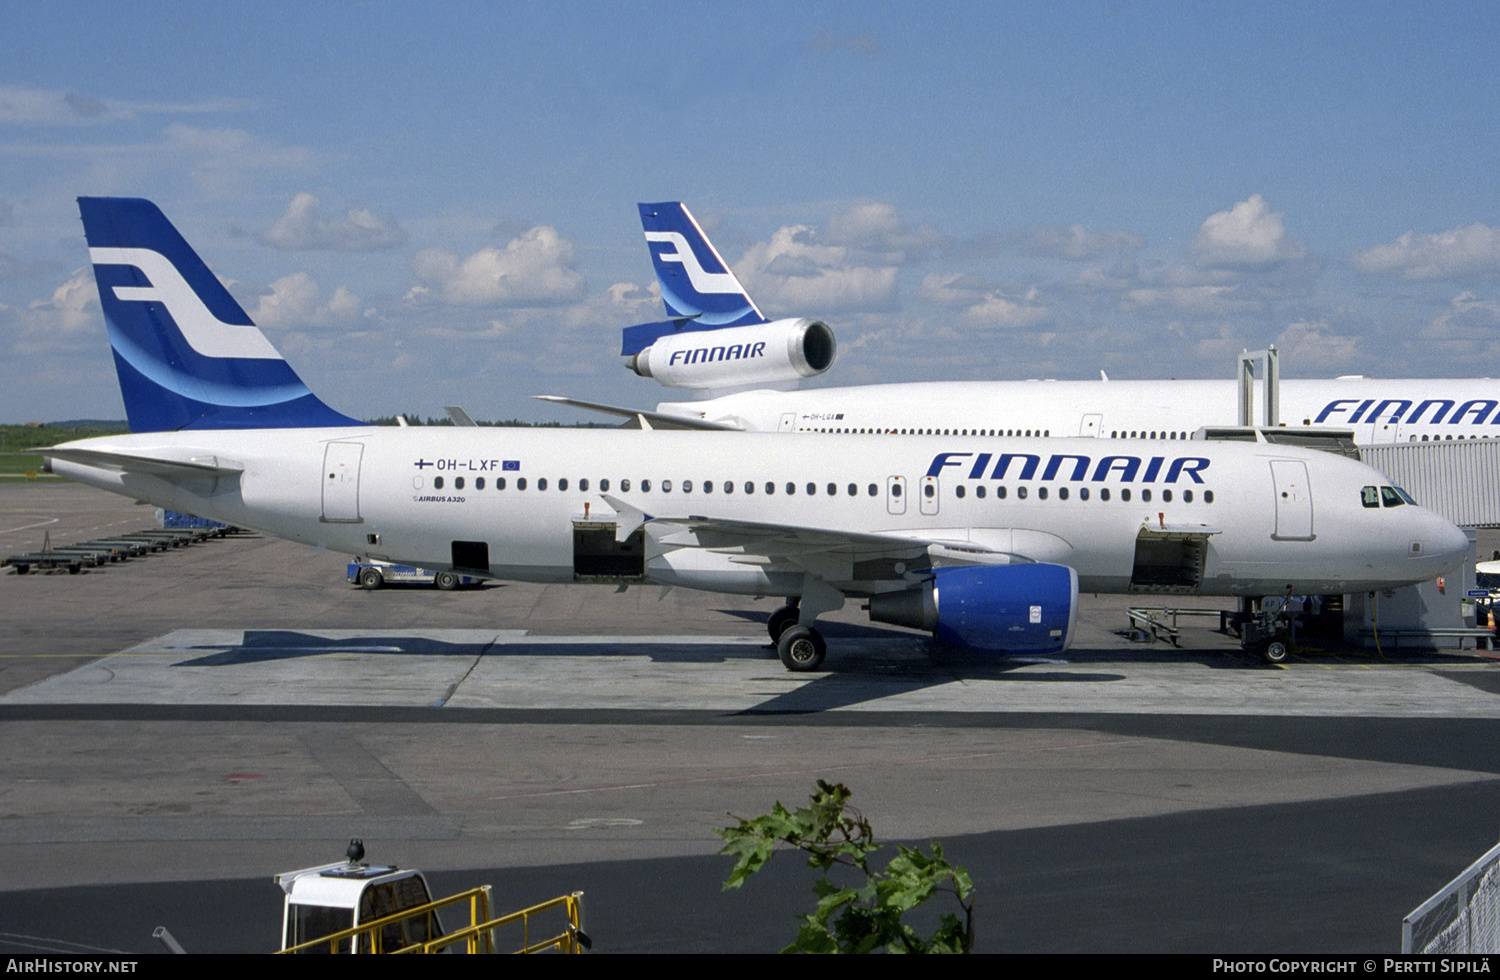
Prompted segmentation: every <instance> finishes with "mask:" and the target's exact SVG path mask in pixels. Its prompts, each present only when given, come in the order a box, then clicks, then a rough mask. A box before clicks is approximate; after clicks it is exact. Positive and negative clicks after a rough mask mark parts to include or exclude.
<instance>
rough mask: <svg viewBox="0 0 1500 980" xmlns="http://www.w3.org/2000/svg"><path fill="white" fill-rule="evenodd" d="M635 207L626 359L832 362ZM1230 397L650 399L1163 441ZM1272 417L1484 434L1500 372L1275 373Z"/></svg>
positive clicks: (1232, 412)
mask: <svg viewBox="0 0 1500 980" xmlns="http://www.w3.org/2000/svg"><path fill="white" fill-rule="evenodd" d="M640 212H641V222H642V225H643V227H644V228H645V230H646V240H647V245H648V248H649V249H650V251H651V258H652V263H653V265H654V266H655V269H656V275H657V279H658V280H659V281H660V283H661V287H662V298H663V300H664V302H665V304H666V308H667V315H668V316H669V317H670V319H669V320H666V321H663V322H661V323H652V324H641V325H639V326H635V327H629V328H627V329H626V330H625V332H624V343H623V346H622V349H621V353H622V354H624V355H625V357H626V364H627V366H628V367H630V368H632V369H634V370H635V371H636V372H637V373H639V374H642V375H644V376H646V377H652V378H655V379H656V380H657V381H659V382H661V383H662V384H663V385H667V386H669V387H681V388H694V389H699V390H701V391H717V390H728V389H737V388H738V389H743V388H746V387H749V386H753V385H760V384H770V383H783V384H784V383H788V382H797V381H800V380H801V379H803V378H808V377H813V376H816V375H818V374H821V373H822V372H823V371H826V370H827V369H828V367H829V366H830V365H831V364H832V363H833V360H834V354H835V351H836V344H835V341H834V337H833V331H832V330H831V329H830V328H829V327H828V326H827V325H826V324H824V323H822V322H821V321H817V320H810V319H805V318H804V319H789V320H777V321H775V322H772V321H769V320H767V319H766V318H765V317H764V316H763V315H762V314H761V312H760V310H759V308H758V307H757V306H756V305H755V304H754V302H753V301H752V300H751V299H750V297H749V295H748V294H747V293H746V292H745V290H744V288H743V287H742V286H741V285H740V283H739V281H738V280H737V279H736V278H735V276H734V273H733V272H731V271H730V270H729V268H728V266H727V265H725V263H724V261H723V259H722V258H721V257H720V256H719V254H718V252H717V251H716V250H715V249H714V247H713V244H712V243H711V242H709V240H708V238H707V236H706V235H704V234H703V230H702V229H701V228H700V227H699V226H698V223H697V221H695V220H694V219H693V216H692V214H691V213H690V212H689V211H688V209H687V208H686V207H685V206H683V205H682V204H681V203H678V202H663V203H659V204H642V205H640ZM751 338H754V340H755V342H756V343H760V344H764V345H765V349H764V350H759V349H757V352H756V353H755V354H754V355H753V356H750V355H747V354H746V353H745V352H746V350H747V349H748V348H747V346H746V342H747V341H749V340H750V339H751ZM731 352H736V353H731ZM1238 399H1239V389H1238V385H1237V383H1236V382H1234V381H1102V380H1101V381H977V382H976V381H952V382H922V383H911V384H881V385H858V386H852V387H837V388H821V389H815V390H805V391H801V390H799V391H767V390H759V391H740V392H738V393H736V394H729V395H724V396H722V397H716V398H707V399H700V400H696V401H685V402H662V403H660V404H658V405H657V408H656V413H657V414H659V415H661V416H665V417H667V418H669V419H681V420H685V421H687V422H689V423H692V424H707V425H712V426H714V427H721V428H734V429H748V430H756V431H766V432H776V431H780V432H834V433H888V434H906V433H915V434H929V435H934V434H935V435H986V436H996V435H1003V436H1011V435H1015V436H1036V435H1041V436H1092V437H1105V438H1115V439H1153V440H1163V439H1164V440H1169V441H1170V440H1180V439H1186V438H1188V437H1189V436H1190V435H1191V434H1192V433H1193V432H1195V431H1196V430H1197V429H1199V428H1200V427H1202V426H1223V425H1232V424H1233V423H1234V422H1235V420H1236V418H1237V417H1238V414H1239V409H1238ZM575 404H580V405H584V403H577V402H575ZM584 407H592V408H596V409H603V410H610V409H609V407H608V406H597V405H594V406H588V405H584ZM616 414H630V413H628V412H626V411H625V410H619V411H617V412H616ZM1281 417H1282V420H1283V421H1284V422H1285V423H1286V424H1287V425H1290V426H1311V427H1331V428H1349V429H1353V430H1354V439H1355V442H1356V443H1357V444H1359V445H1378V444H1385V443H1395V442H1427V441H1433V440H1437V441H1446V440H1453V439H1483V438H1496V437H1500V382H1496V381H1493V380H1490V379H1487V378H1486V379H1471V380H1426V379H1372V378H1334V379H1330V380H1322V381H1297V380H1286V381H1282V382H1281Z"/></svg>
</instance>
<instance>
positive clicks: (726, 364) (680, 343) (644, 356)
mask: <svg viewBox="0 0 1500 980" xmlns="http://www.w3.org/2000/svg"><path fill="white" fill-rule="evenodd" d="M643 326H646V325H643ZM649 326H657V325H655V324H652V325H649ZM632 329H637V330H639V329H641V328H632ZM837 351H838V344H837V342H836V341H835V340H834V337H833V330H832V329H831V328H830V327H829V326H828V324H826V323H824V322H823V321H821V320H810V319H808V318H806V317H802V318H799V319H789V320H774V321H772V322H770V323H759V324H755V325H753V326H748V327H725V328H723V329H720V330H688V331H683V332H678V333H671V334H667V335H666V336H661V337H658V338H657V339H656V340H655V341H653V342H652V343H651V344H650V346H647V347H645V348H643V349H641V350H640V351H639V352H637V353H633V354H629V355H627V356H626V358H625V366H626V367H628V368H630V369H631V370H632V371H634V372H635V373H636V374H639V375H640V376H641V377H643V378H655V379H656V380H657V381H658V382H660V383H661V384H663V385H665V386H667V387H669V388H727V387H740V386H748V385H758V384H770V383H774V382H779V381H796V380H798V379H800V378H811V377H814V376H816V375H819V374H822V373H823V372H824V371H827V370H828V368H829V367H831V366H832V365H833V359H834V355H835V354H836V353H837Z"/></svg>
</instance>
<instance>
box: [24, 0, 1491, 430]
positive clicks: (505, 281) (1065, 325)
mask: <svg viewBox="0 0 1500 980" xmlns="http://www.w3.org/2000/svg"><path fill="white" fill-rule="evenodd" d="M0 3H3V10H4V16H3V19H0V22H3V23H4V24H5V27H6V30H5V38H4V41H3V42H0V43H3V44H4V49H5V57H4V58H3V59H0V350H3V354H0V421H12V422H16V421H26V420H30V419H41V420H47V419H57V418H66V417H80V416H82V417H112V418H118V417H123V408H122V406H121V404H120V401H119V395H118V392H117V390H116V387H115V382H114V377H113V368H112V364H111V361H110V358H109V354H108V348H107V342H106V340H105V337H104V329H103V324H102V321H101V320H100V317H99V311H98V299H97V295H96V294H95V289H94V284H93V279H92V276H91V275H90V274H89V273H88V271H87V269H86V268H85V258H86V252H85V247H84V243H83V237H82V230H81V226H80V225H79V222H78V216H77V209H76V206H75V204H74V199H75V198H76V197H78V196H80V195H123V196H140V197H148V198H151V199H152V200H154V201H156V202H157V203H158V204H159V205H160V206H161V207H162V209H163V210H164V211H165V212H166V214H167V216H168V217H169V218H171V219H172V221H173V222H174V223H175V224H176V225H177V226H178V228H179V229H180V230H181V231H182V232H183V233H184V234H185V235H186V236H187V238H188V240H189V241H190V242H192V243H193V245H194V246H195V247H196V248H197V249H198V251H199V252H200V254H202V255H203V256H204V258H205V259H206V260H207V261H208V263H209V264H210V266H211V267H213V269H214V270H215V272H217V273H218V275H219V276H220V277H221V278H222V279H224V280H225V281H226V282H227V283H228V284H229V286H230V288H231V290H232V291H233V292H234V293H235V295H236V296H237V297H238V298H239V299H240V301H241V303H242V304H243V305H244V306H245V308H246V309H247V310H249V311H250V312H251V314H252V316H254V317H255V319H256V321H257V322H258V323H260V324H261V326H262V328H263V329H264V330H265V331H266V333H267V334H268V336H270V337H271V339H272V341H273V342H274V343H275V344H277V346H278V347H280V348H281V349H282V350H283V351H284V352H285V353H286V355H287V358H288V360H290V361H291V362H292V364H293V366H294V367H295V368H296V369H297V370H298V371H299V373H301V374H302V376H303V378H304V380H306V381H307V382H308V384H309V385H310V386H311V387H312V388H313V389H314V390H315V391H317V392H318V393H319V394H320V395H322V396H323V397H324V398H325V400H327V401H328V402H329V403H330V404H332V405H334V406H335V407H336V408H339V409H341V410H344V411H347V412H349V413H351V414H355V415H363V416H372V415H379V414H389V413H391V412H397V411H401V412H414V413H418V414H422V415H440V414H442V407H443V406H444V405H450V404H460V405H463V406H464V407H465V408H467V409H468V411H469V412H470V414H472V415H474V416H475V417H476V418H504V417H522V418H528V419H536V420H541V419H549V418H562V419H573V418H576V417H577V416H576V415H574V414H570V413H567V412H566V411H564V410H561V409H555V408H552V407H549V406H544V405H542V404H540V403H536V402H533V401H532V400H530V399H529V398H528V396H529V395H532V394H567V395H574V396H578V397H585V398H592V399H597V400H604V401H610V402H615V403H622V404H631V405H640V406H649V405H654V404H655V403H656V402H657V401H659V400H662V399H664V398H677V397H680V396H681V393H680V392H674V391H672V390H669V389H664V388H661V387H659V386H657V385H656V384H655V383H654V382H651V381H648V380H645V379H639V378H636V377H635V376H634V375H631V374H629V373H627V372H626V371H625V370H624V369H623V368H622V367H621V361H620V358H619V357H618V353H617V352H618V343H619V329H620V328H622V327H624V326H627V325H629V324H632V323H636V322H642V321H646V320H654V319H660V318H661V315H662V311H661V307H660V304H659V302H658V300H657V298H656V295H655V293H654V278H653V276H652V273H651V266H650V261H649V258H648V254H647V252H646V248H645V245H644V242H643V239H642V236H641V229H640V226H639V223H638V218H637V214H636V210H635V203H636V202H637V201H658V200H674V199H675V200H683V201H686V202H687V203H688V205H689V207H691V208H692V209H693V211H694V213H695V214H696V215H697V216H698V218H699V220H700V222H702V223H703V224H704V225H705V226H706V227H707V228H708V230H709V231H710V233H711V235H712V236H713V238H714V241H715V243H716V244H717V245H718V246H719V249H720V251H721V252H722V253H724V256H725V258H726V259H727V260H728V261H729V262H730V264H731V265H732V266H733V267H734V269H735V271H736V272H737V273H738V274H739V275H740V277H741V279H742V281H744V282H745V284H746V285H747V287H749V290H750V292H751V294H752V295H753V296H754V297H755V299H756V301H757V302H758V304H759V305H760V306H761V308H762V310H763V311H765V312H766V313H767V314H768V315H771V316H817V317H821V318H823V319H825V320H827V321H828V322H829V323H830V324H832V326H833V327H834V330H835V332H836V333H837V334H838V338H839V344H840V351H839V360H838V363H837V364H836V365H835V366H834V368H833V370H832V371H831V372H830V374H829V375H828V376H825V378H824V379H821V380H820V381H819V382H817V383H818V384H819V385H824V384H850V383H866V382H877V381H905V380H928V379H940V378H997V379H1007V378H1017V379H1018V378H1034V377H1057V378H1089V377H1097V376H1098V372H1099V371H1100V370H1105V371H1108V372H1109V374H1110V376H1111V377H1137V378H1150V377H1184V378H1185V377H1230V376H1232V373H1233V370H1234V358H1235V355H1236V354H1237V353H1238V352H1239V351H1240V350H1241V349H1244V348H1252V349H1253V348H1260V347H1264V346H1265V345H1267V344H1270V343H1275V344H1277V345H1278V346H1279V347H1281V348H1282V350H1283V359H1282V364H1283V368H1284V370H1285V372H1286V373H1287V374H1288V375H1289V376H1295V377H1323V376H1331V375H1337V374H1370V375H1377V376H1387V377H1396V376H1434V377H1436V376H1463V377H1470V376H1482V375H1497V374H1500V371H1497V370H1496V369H1495V368H1494V367H1492V366H1491V363H1492V361H1493V360H1494V357H1495V354H1496V353H1497V351H1500V339H1497V338H1500V186H1497V182H1496V179H1495V174H1494V171H1495V169H1496V167H1497V161H1500V72H1497V71H1495V69H1494V58H1493V50H1494V47H1495V44H1496V41H1497V40H1500V29H1497V28H1500V4H1494V3H1447V4H1419V3H1411V4H1396V3H1380V2H1361V3H1295V4H1279V3H1269V2H1267V3H1216V2H1200V3H1194V4H1184V3H1160V4H1157V3H1082V2H1079V3H1074V2H1056V3H1042V2H993V3H975V4H964V3H953V4H921V5H919V4H912V3H850V4H844V3H816V2H797V3H769V2H764V3H754V4H729V3H672V2H661V0H657V2H651V3H644V2H618V3H609V4H603V3H571V2H549V3H501V2H495V3H472V4H470V3H437V4H424V5H417V6H414V5H410V4H397V3H383V2H324V3H319V2H307V3H295V4H293V3H286V4H283V3H256V4H217V3H205V2H197V3H159V4H118V3H108V4H106V3H80V2H71V3H70V2H50V3H45V4H35V3H32V4H23V3H19V2H15V0H0Z"/></svg>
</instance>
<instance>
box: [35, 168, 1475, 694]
mask: <svg viewBox="0 0 1500 980" xmlns="http://www.w3.org/2000/svg"><path fill="white" fill-rule="evenodd" d="M79 204H80V209H81V212H82V215H83V222H84V230H85V232H86V234H87V237H88V243H89V248H90V255H91V258H92V260H93V263H94V269H95V274H96V277H97V280H98V285H99V293H100V300H101V303H102V306H103V310H104V316H105V321H106V324H107V326H108V332H109V337H110V343H111V347H112V348H113V350H114V355H115V363H116V368H117V370H118V373H119V376H120V384H121V391H122V394H123V396H124V400H125V405H126V411H127V413H128V415H129V418H130V424H131V428H132V429H133V430H134V431H133V432H132V433H131V434H129V435H123V436H113V437H104V438H97V439H85V440H80V441H76V442H70V443H66V444H64V445H61V446H56V447H53V448H51V449H49V450H45V453H46V455H48V456H49V457H50V458H51V461H52V467H53V469H54V471H55V472H57V473H59V474H61V475H63V476H67V477H69V478H71V479H74V480H78V481H80V482H83V483H87V484H90V485H93V486H97V487H102V488H103V489H106V490H110V491H112V492H115V493H120V494H124V495H126V496H129V497H132V498H135V499H138V500H145V501H149V502H152V503H155V504H157V505H158V506H162V507H166V508H170V509H172V510H176V511H180V512H184V513H191V514H197V515H200V516H203V517H209V518H213V519H216V520H221V521H225V522H228V523H232V524H236V525H240V526H244V527H249V528H254V529H257V530H260V531H262V532H265V533H268V534H273V535H276V536H279V537H282V538H286V539H288V540H292V541H299V542H302V543H304V544H308V545H314V546H319V547H326V548H331V549H336V550H339V551H344V552H348V553H351V554H355V555H361V556H367V557H369V558H373V559H378V560H382V561H391V562H397V563H400V564H408V565H416V566H420V567H423V568H429V569H434V570H449V571H453V572H458V573H460V574H465V575H474V576H483V577H490V578H498V579H513V580H523V581H531V582H593V583H604V582H607V583H616V584H618V583H624V584H630V583H657V584H662V585H681V586H685V587H689V588H694V589H703V590H707V591H712V592H724V593H734V594H742V595H776V596H786V597H788V598H789V600H791V601H789V603H788V605H787V606H785V607H784V608H782V609H781V610H779V611H778V612H777V613H776V614H775V615H774V616H773V617H772V620H771V623H770V627H769V628H770V631H771V633H772V636H773V637H774V638H775V640H776V642H777V645H778V652H779V654H780V657H781V659H782V661H783V663H785V664H786V666H787V667H789V668H791V669H794V670H810V669H813V668H816V667H817V666H818V665H819V664H820V663H821V662H822V660H823V656H824V651H825V644H824V641H823V638H822V636H821V635H820V634H819V632H818V630H817V628H816V620H817V618H818V617H819V616H820V615H822V614H824V613H827V612H829V611H832V610H834V609H838V608H840V607H841V606H842V605H843V604H844V603H845V602H846V601H847V600H850V599H852V600H855V601H858V602H862V603H866V604H867V605H868V609H869V613H870V616H871V618H872V619H874V620H876V621H879V622H886V623H894V624H899V625H905V626H911V627H915V628H917V629H922V630H926V631H929V632H931V633H933V634H934V635H935V636H936V637H937V638H938V639H940V640H942V641H945V642H948V643H953V644H958V645H962V646H966V647H970V648H973V649H976V650H984V651H997V652H1056V651H1059V650H1062V649H1064V648H1066V647H1067V645H1068V644H1069V642H1070V641H1071V638H1072V635H1073V631H1074V625H1075V623H1076V615H1077V609H1078V594H1079V592H1080V590H1082V591H1086V592H1141V593H1173V594H1199V595H1224V596H1258V595H1265V594H1269V593H1283V592H1285V591H1286V590H1287V589H1291V590H1293V591H1295V592H1297V593H1347V592H1356V591H1366V590H1370V589H1380V588H1388V587H1394V586H1400V585H1406V584H1411V583H1415V582H1419V581H1422V580H1425V579H1429V578H1432V577H1434V576H1436V575H1441V574H1444V573H1445V572H1447V571H1449V570H1451V569H1452V568H1454V567H1455V566H1456V565H1457V564H1458V562H1459V561H1460V560H1461V558H1462V557H1463V555H1464V554H1465V552H1466V550H1467V539H1466V538H1465V537H1464V535H1463V534H1462V533H1461V532H1460V531H1459V530H1458V529H1457V528H1455V527H1454V526H1453V525H1452V524H1450V523H1449V522H1447V521H1445V520H1443V519H1442V518H1440V517H1438V516H1437V515H1435V514H1433V513H1431V512H1429V511H1427V510H1425V509H1423V508H1422V507H1419V506H1417V505H1416V504H1414V503H1413V502H1411V501H1410V500H1409V499H1408V498H1405V497H1404V496H1402V495H1401V494H1400V493H1399V491H1397V490H1396V489H1395V488H1389V490H1390V492H1389V493H1388V494H1387V493H1385V491H1384V489H1382V488H1385V487H1386V485H1388V483H1389V481H1387V480H1386V479H1385V478H1384V477H1383V476H1381V474H1379V473H1378V472H1376V471H1375V470H1373V469H1370V468H1369V467H1366V466H1363V465H1361V464H1359V463H1357V462H1354V461H1351V460H1349V459H1345V458H1342V457H1338V456H1334V455H1329V454H1324V453H1319V452H1314V451H1307V450H1301V449H1296V448H1292V447H1285V446H1273V445H1269V444H1266V443H1254V444H1249V443H1214V442H1202V441H1199V442H1192V443H1178V444H1175V445H1163V444H1161V443H1159V442H1151V441H1140V440H1124V441H1120V442H1114V443H1101V442H1098V441H1096V440H1087V439H1015V438H1001V437H990V436H985V437H982V438H981V437H943V438H932V437H925V436H923V437H918V436H908V437H891V438H885V439H879V440H872V439H870V438H867V437H859V436H837V437H830V438H827V439H796V440H793V439H786V438H780V437H776V436H771V435H754V434H742V433H727V434H726V433H700V432H653V431H621V430H566V429H563V430H558V429H534V430H526V429H510V428H507V429H499V428H494V429H491V428H471V427H451V428H450V427H411V428H381V427H375V426H371V425H367V424H363V423H360V422H357V421H356V420H354V419H351V418H349V417H347V416H344V415H341V414H339V413H338V412H336V411H334V410H333V409H331V408H329V407H328V406H327V405H326V404H325V403H324V402H322V401H321V400H319V399H318V398H317V397H316V396H315V395H313V394H312V392H310V391H309V390H308V389H307V387H306V386H305V385H304V384H303V383H302V381H301V380H300V379H299V378H298V377H297V375H296V373H295V372H294V371H293V370H292V369H291V367H290V366H289V365H288V364H287V363H286V362H285V361H284V360H283V359H282V358H281V356H280V355H279V354H278V353H277V352H276V351H275V349H274V348H273V347H272V346H271V344H270V343H269V341H267V340H266V338H265V337H264V335H262V334H261V332H260V331H259V330H258V329H257V328H256V327H255V326H254V325H253V324H252V323H251V321H250V318H249V317H248V316H247V315H246V314H245V312H244V310H243V309H242V308H241V307H240V305H239V304H238V303H236V302H235V301H234V299H233V298H232V297H231V296H230V295H229V293H228V291H227V290H225V289H224V288H223V287H222V286H221V285H220V284H219V282H218V280H217V279H216V278H215V277H214V276H213V274H212V273H211V272H210V271H209V270H208V268H207V267H206V266H205V265H204V264H203V262H202V261H201V260H200V259H199V258H198V256H197V255H196V254H195V253H194V252H193V251H192V249H191V248H189V247H188V245H187V243H186V242H185V241H184V240H183V239H182V237H181V236H180V235H179V234H178V233H177V231H176V229H174V228H173V227H172V226H171V224H170V223H168V221H167V219H166V218H165V217H164V216H163V215H162V214H161V212H160V211H159V210H158V209H157V208H156V207H155V205H153V204H151V203H150V202H148V201H144V200H139V199H119V198H81V199H80V201H79ZM1372 501H1373V503H1372Z"/></svg>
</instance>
